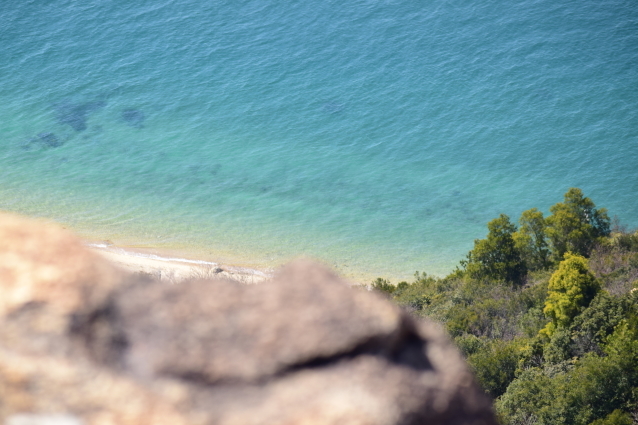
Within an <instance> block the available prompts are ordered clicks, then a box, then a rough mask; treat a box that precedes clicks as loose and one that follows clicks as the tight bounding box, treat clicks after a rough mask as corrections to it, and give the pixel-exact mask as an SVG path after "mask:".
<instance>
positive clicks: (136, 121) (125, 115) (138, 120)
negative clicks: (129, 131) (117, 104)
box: [122, 109, 146, 128]
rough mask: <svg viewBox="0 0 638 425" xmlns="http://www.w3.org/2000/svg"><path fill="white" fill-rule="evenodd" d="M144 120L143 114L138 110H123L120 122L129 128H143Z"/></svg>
mask: <svg viewBox="0 0 638 425" xmlns="http://www.w3.org/2000/svg"><path fill="white" fill-rule="evenodd" d="M145 119H146V117H145V115H144V112H142V111H140V110H139V109H125V110H123V111H122V120H123V121H124V122H125V123H126V124H128V125H129V126H131V127H134V128H142V127H144V120H145Z"/></svg>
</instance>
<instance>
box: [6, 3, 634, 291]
mask: <svg viewBox="0 0 638 425" xmlns="http://www.w3.org/2000/svg"><path fill="white" fill-rule="evenodd" d="M211 3H214V4H211ZM634 6H635V5H634V4H633V2H631V1H619V0H617V1H610V2H605V3H604V4H601V3H600V2H596V1H591V0H585V1H575V0H574V1H572V0H569V1H566V2H561V3H560V4H556V3H555V2H551V1H549V0H535V1H532V0H524V1H523V0H519V1H514V2H505V1H491V2H483V3H482V4H480V5H478V4H474V2H462V1H449V2H440V3H434V4H431V5H419V4H416V2H398V1H383V2H379V1H354V2H349V3H347V4H343V3H337V2H318V1H310V2H303V3H293V4H286V5H276V4H272V2H266V1H263V0H250V1H243V2H230V1H229V2H205V1H202V0H164V1H158V2H133V3H132V2H125V1H121V0H120V1H111V2H103V1H98V0H88V1H85V2H81V4H79V2H74V1H71V0H68V1H62V0H58V1H52V2H48V4H42V2H38V1H26V2H20V4H17V5H16V4H11V5H8V4H2V5H0V28H2V31H0V39H1V40H2V48H1V49H0V52H1V55H2V60H0V78H1V80H0V81H1V82H2V84H1V85H0V93H1V95H2V100H3V102H1V103H0V209H4V210H11V211H17V212H21V213H25V214H28V215H34V216H45V217H49V218H52V219H54V220H57V221H59V222H62V223H64V224H66V225H68V226H70V227H72V228H74V229H76V230H77V231H79V232H80V233H81V234H83V235H85V236H86V237H90V238H93V239H109V240H111V241H113V242H114V243H115V244H120V245H131V246H147V247H164V248H170V249H174V250H178V251H182V252H185V253H188V254H189V255H192V256H196V257H202V258H204V257H205V258H204V259H211V260H216V261H217V260H222V261H228V262H235V263H241V264H246V265H252V266H257V267H264V266H270V265H276V264H279V263H281V262H284V261H286V260H287V259H290V258H292V257H294V256H298V255H308V256H313V257H317V258H320V259H322V260H323V261H325V262H327V263H328V264H330V265H332V266H334V267H336V268H337V269H338V270H339V271H340V272H341V273H343V274H345V275H348V276H358V277H361V276H364V277H366V278H368V277H372V276H387V277H392V278H393V279H399V278H406V277H409V276H411V275H412V273H413V272H414V271H415V270H425V271H427V272H429V273H434V274H445V273H447V272H449V271H450V270H452V268H453V267H454V266H455V264H457V263H458V261H459V260H460V259H462V258H463V256H464V254H465V253H466V252H467V251H468V250H469V249H470V248H471V247H472V241H473V240H474V239H475V238H479V237H483V236H484V234H485V232H486V228H485V224H486V223H487V221H489V220H490V219H492V218H494V217H495V216H497V215H498V214H499V213H501V212H504V213H507V214H510V215H511V216H512V217H513V218H515V219H516V218H518V216H519V214H520V213H521V212H522V211H523V210H525V209H528V208H531V207H538V208H540V209H542V210H544V211H547V210H548V209H549V206H550V205H552V204H554V203H556V202H559V201H561V200H562V195H563V193H564V192H565V191H566V190H567V189H568V188H569V187H571V186H577V187H581V188H582V189H583V190H584V192H585V194H586V195H588V196H590V197H591V198H592V199H593V200H594V201H595V202H596V203H597V205H598V206H603V207H607V208H608V209H609V212H610V214H611V215H618V217H619V218H620V219H621V220H622V221H624V222H625V223H627V224H628V225H630V226H638V216H637V215H636V211H637V210H638V196H636V195H637V194H638V173H637V171H636V170H637V169H638V108H637V106H638V31H636V28H637V23H638V9H636V8H635V7H634ZM51 135H53V136H54V137H55V139H54V138H53V136H51Z"/></svg>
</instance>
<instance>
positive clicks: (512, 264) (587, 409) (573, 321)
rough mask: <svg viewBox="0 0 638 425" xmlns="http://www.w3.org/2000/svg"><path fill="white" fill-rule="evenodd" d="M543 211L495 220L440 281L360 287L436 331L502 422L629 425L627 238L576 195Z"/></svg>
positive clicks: (634, 396) (636, 370)
mask: <svg viewBox="0 0 638 425" xmlns="http://www.w3.org/2000/svg"><path fill="white" fill-rule="evenodd" d="M550 212H551V215H549V216H548V217H544V216H543V213H542V212H541V211H539V210H537V209H535V208H534V209H531V210H528V211H525V212H523V214H522V215H521V218H520V220H519V225H518V226H517V225H516V224H514V223H512V222H511V220H510V218H509V217H508V216H507V215H504V214H501V215H500V216H499V217H498V218H496V219H494V220H492V221H490V222H489V223H488V225H487V227H488V234H487V237H486V238H485V239H479V240H476V241H475V242H474V249H472V250H471V251H470V252H469V253H468V255H467V258H466V259H465V260H464V261H461V264H460V265H459V267H457V269H456V270H455V271H454V272H453V273H451V274H450V275H449V276H447V277H445V278H435V277H432V276H428V275H426V274H425V273H419V272H416V274H415V279H414V281H413V282H411V283H409V282H400V283H398V284H397V285H392V284H390V282H388V281H387V280H385V279H381V278H379V279H377V280H376V281H375V282H373V284H372V286H373V287H374V288H375V289H377V290H379V291H383V292H385V293H386V294H388V296H390V297H392V298H393V299H394V300H395V301H396V302H397V303H399V304H400V305H402V306H404V307H406V308H407V309H409V310H410V311H412V312H413V313H414V314H417V315H419V316H424V317H429V318H432V319H434V320H438V321H440V322H442V323H443V324H444V325H445V326H446V328H447V330H448V332H449V333H450V335H451V337H452V338H453V339H454V341H455V342H456V344H457V345H458V347H459V348H460V350H461V351H462V352H463V354H464V355H465V356H466V358H467V360H468V362H469V364H470V365H471V367H472V368H473V369H474V371H475V373H476V376H477V378H478V379H479V381H480V383H481V384H482V385H483V388H484V389H485V391H486V392H487V393H488V394H490V395H491V396H492V397H493V398H494V399H495V407H496V410H497V413H498V415H499V419H500V420H501V422H502V423H503V424H544V425H549V424H556V425H557V424H583V425H588V424H596V425H602V424H636V423H638V289H636V288H638V231H634V232H633V233H632V232H628V231H627V230H626V229H625V228H623V226H621V225H620V224H619V223H618V222H617V221H615V223H612V222H611V220H610V219H609V217H608V215H607V212H606V210H605V209H603V208H601V209H597V208H596V206H595V204H594V202H592V200H591V199H589V198H587V197H585V196H584V195H583V193H582V191H581V190H580V189H576V188H572V189H570V190H569V191H568V192H567V193H566V194H565V199H564V201H563V202H560V203H557V204H556V205H554V206H552V207H551V208H550ZM612 224H613V225H612Z"/></svg>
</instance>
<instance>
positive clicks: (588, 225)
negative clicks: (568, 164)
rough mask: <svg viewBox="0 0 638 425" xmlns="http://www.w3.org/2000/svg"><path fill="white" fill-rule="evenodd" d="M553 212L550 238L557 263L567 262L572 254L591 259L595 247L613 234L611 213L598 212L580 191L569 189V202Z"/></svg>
mask: <svg viewBox="0 0 638 425" xmlns="http://www.w3.org/2000/svg"><path fill="white" fill-rule="evenodd" d="M550 211H551V213H552V215H550V216H549V217H547V236H548V237H549V239H550V242H551V248H552V253H553V256H554V259H555V260H560V259H561V258H563V255H565V253H566V252H568V251H569V252H573V253H576V254H580V255H583V256H585V257H587V256H589V253H590V252H591V250H592V249H593V247H594V245H595V243H596V242H597V241H598V240H600V238H601V237H604V236H609V234H610V220H609V217H608V216H607V210H606V209H605V208H601V209H599V210H597V209H596V205H595V204H594V202H593V201H592V200H591V199H589V198H587V197H584V196H583V192H582V191H581V190H580V189H578V188H575V187H572V188H571V189H569V190H568V191H567V193H565V201H564V202H559V203H558V204H555V205H553V206H552V207H551V208H550Z"/></svg>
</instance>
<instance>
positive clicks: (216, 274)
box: [85, 242, 273, 284]
mask: <svg viewBox="0 0 638 425" xmlns="http://www.w3.org/2000/svg"><path fill="white" fill-rule="evenodd" d="M85 244H86V246H87V247H89V248H90V249H91V250H93V251H94V252H96V253H97V254H98V255H100V256H102V257H103V258H105V259H106V260H108V261H109V262H110V263H112V264H113V265H115V266H116V267H118V268H119V269H122V270H124V271H125V272H128V273H146V274H150V275H153V276H155V277H156V278H157V279H159V280H161V281H165V282H170V283H179V282H181V281H183V280H186V279H193V278H208V279H210V278H228V279H232V280H235V281H238V282H241V283H245V284H255V283H259V282H262V281H264V280H267V279H269V278H270V277H272V275H273V271H272V270H255V269H251V268H246V267H238V266H228V265H223V264H218V263H214V262H209V261H201V260H191V259H186V258H177V257H170V256H162V255H157V254H153V253H149V252H144V251H141V250H134V249H124V248H120V247H117V246H114V245H110V244H106V243H96V242H85Z"/></svg>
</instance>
